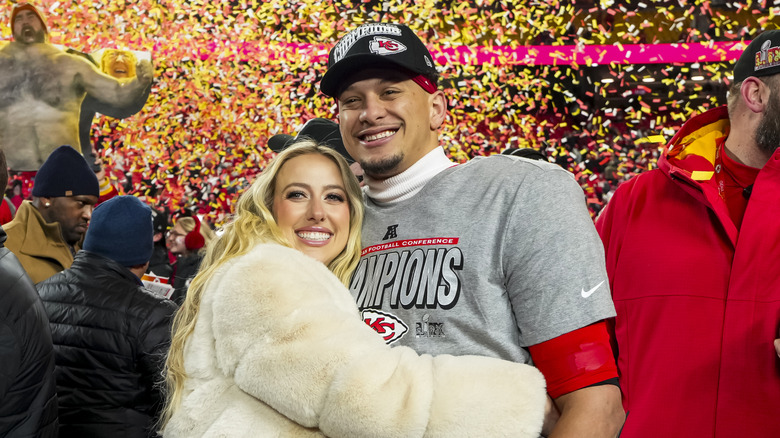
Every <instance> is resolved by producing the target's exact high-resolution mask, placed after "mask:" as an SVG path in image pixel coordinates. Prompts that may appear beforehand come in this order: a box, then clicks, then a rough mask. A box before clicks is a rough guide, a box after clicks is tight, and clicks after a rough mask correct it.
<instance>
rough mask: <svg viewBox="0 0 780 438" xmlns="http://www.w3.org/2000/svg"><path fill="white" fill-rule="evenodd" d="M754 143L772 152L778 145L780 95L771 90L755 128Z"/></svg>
mask: <svg viewBox="0 0 780 438" xmlns="http://www.w3.org/2000/svg"><path fill="white" fill-rule="evenodd" d="M756 145H757V146H758V147H759V149H761V150H762V151H764V152H767V153H769V154H772V153H774V152H775V150H776V149H777V147H778V146H780V95H778V93H775V90H774V89H772V90H771V94H770V95H769V103H768V104H767V106H766V111H764V114H763V116H762V117H761V121H760V122H759V123H758V128H756Z"/></svg>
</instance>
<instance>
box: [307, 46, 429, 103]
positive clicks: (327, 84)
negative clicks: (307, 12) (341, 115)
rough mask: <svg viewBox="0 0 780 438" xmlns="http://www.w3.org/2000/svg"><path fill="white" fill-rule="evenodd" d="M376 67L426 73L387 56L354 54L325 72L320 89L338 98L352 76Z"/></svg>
mask: <svg viewBox="0 0 780 438" xmlns="http://www.w3.org/2000/svg"><path fill="white" fill-rule="evenodd" d="M374 67H376V68H383V67H391V68H400V69H402V70H403V71H406V72H410V73H415V74H423V73H425V72H420V71H414V70H411V69H410V68H409V66H408V65H406V64H402V63H400V62H395V61H393V59H392V58H389V57H386V56H380V55H372V54H360V55H352V56H347V57H346V58H344V59H342V60H341V61H339V62H337V63H336V64H335V65H334V66H333V67H331V68H329V69H328V71H327V72H325V75H324V76H323V77H322V81H320V91H322V92H323V93H324V94H325V95H327V96H330V97H332V98H334V99H338V97H339V94H341V91H342V90H343V89H344V88H346V87H347V86H348V85H349V83H348V80H349V77H350V76H352V75H354V74H355V73H358V72H360V71H362V70H366V69H369V68H374Z"/></svg>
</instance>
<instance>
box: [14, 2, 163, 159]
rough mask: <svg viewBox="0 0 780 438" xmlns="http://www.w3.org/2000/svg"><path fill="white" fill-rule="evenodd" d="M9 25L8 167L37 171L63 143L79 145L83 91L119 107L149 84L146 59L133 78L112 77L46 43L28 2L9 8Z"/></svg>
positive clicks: (35, 12)
mask: <svg viewBox="0 0 780 438" xmlns="http://www.w3.org/2000/svg"><path fill="white" fill-rule="evenodd" d="M11 28H12V30H13V41H11V42H10V43H8V44H7V45H5V46H3V47H2V48H0V148H2V149H3V150H4V151H5V154H6V157H7V159H8V165H9V167H10V168H11V169H12V170H18V171H29V170H37V169H38V168H39V167H40V166H41V164H43V162H44V161H45V160H46V158H47V157H48V156H49V153H51V152H52V151H53V150H54V149H56V148H57V147H59V146H61V145H64V144H66V145H71V146H73V147H74V148H75V149H77V150H81V147H82V146H81V144H80V141H79V114H80V109H81V102H82V100H84V97H85V96H90V97H92V98H94V99H96V100H98V101H100V102H102V103H105V104H107V105H114V106H118V107H123V106H128V105H130V104H132V103H133V102H134V101H136V99H137V98H138V97H139V95H142V93H144V91H145V90H146V89H147V87H149V85H150V84H151V81H152V65H151V63H150V62H148V61H141V62H140V63H139V64H138V65H137V66H136V77H135V78H133V79H131V80H127V79H123V80H118V79H115V78H113V77H111V76H109V75H106V74H103V73H101V72H100V71H99V70H98V69H97V68H96V67H95V66H94V65H93V64H91V63H90V62H89V61H87V60H85V59H83V58H82V57H80V56H76V55H71V54H68V53H66V52H64V51H62V50H60V49H58V48H57V47H55V46H53V45H51V44H49V42H48V31H47V29H46V24H45V22H44V20H43V17H42V16H41V13H40V12H39V11H38V10H37V9H36V8H35V7H34V6H32V5H30V4H26V3H21V4H17V5H16V6H15V7H14V9H13V12H12V13H11ZM84 147H86V148H91V145H84Z"/></svg>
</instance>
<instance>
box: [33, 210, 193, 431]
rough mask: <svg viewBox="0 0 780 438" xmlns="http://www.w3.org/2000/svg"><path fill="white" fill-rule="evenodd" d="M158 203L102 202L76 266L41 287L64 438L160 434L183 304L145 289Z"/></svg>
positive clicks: (76, 260) (39, 285)
mask: <svg viewBox="0 0 780 438" xmlns="http://www.w3.org/2000/svg"><path fill="white" fill-rule="evenodd" d="M152 234H153V232H152V213H151V209H150V208H149V207H148V206H146V205H144V204H143V203H142V202H141V201H139V200H138V199H137V198H135V197H133V196H118V197H115V198H112V199H110V200H108V201H106V202H105V203H103V204H101V205H99V206H98V207H97V208H96V209H95V211H94V213H93V215H92V221H91V222H90V226H89V229H88V230H87V234H86V237H85V240H84V246H83V250H81V251H79V252H78V253H77V254H76V257H75V259H74V261H73V265H72V266H71V267H70V268H69V269H66V270H64V271H62V272H60V273H58V274H56V275H55V276H53V277H51V278H50V279H48V280H46V281H44V282H41V283H39V284H38V285H37V287H38V292H39V293H40V295H41V298H42V299H43V302H44V307H45V308H46V313H47V314H48V316H49V321H50V323H51V330H52V337H53V340H54V349H55V354H56V358H57V391H58V394H59V417H60V430H59V432H60V436H61V437H64V438H67V437H84V436H100V437H112V438H116V437H147V436H156V432H155V430H154V429H155V424H156V422H157V418H158V413H159V411H160V409H161V408H162V401H163V395H162V393H161V388H160V386H159V381H160V380H161V373H162V369H163V364H164V360H165V355H166V353H167V350H168V346H169V344H170V326H171V322H172V319H173V314H174V313H175V311H176V308H177V307H176V305H175V304H174V303H173V302H172V301H170V300H167V299H165V298H162V297H160V296H157V295H155V294H153V293H152V292H150V291H148V290H147V289H145V288H144V287H143V285H142V283H141V280H140V277H141V276H142V275H143V273H144V272H145V271H146V267H147V265H148V262H149V258H150V257H151V255H152Z"/></svg>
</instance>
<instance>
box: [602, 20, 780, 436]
mask: <svg viewBox="0 0 780 438" xmlns="http://www.w3.org/2000/svg"><path fill="white" fill-rule="evenodd" d="M727 104H728V105H726V106H721V107H718V108H715V109H712V110H709V111H707V112H704V113H702V114H699V115H696V116H694V117H692V118H691V119H690V120H688V121H687V122H685V124H684V125H683V126H682V128H681V129H680V130H679V131H678V132H677V133H676V134H675V135H674V137H673V138H672V139H671V141H670V142H669V145H668V146H667V148H666V151H665V152H664V154H663V156H662V157H661V159H659V162H658V168H657V169H654V170H652V171H649V172H645V173H643V174H641V175H639V176H636V177H634V178H633V179H631V180H629V181H627V182H625V183H623V184H621V185H620V186H619V187H618V188H617V190H616V191H615V194H614V195H613V197H612V199H611V200H610V201H609V203H608V204H607V207H606V209H605V210H604V211H603V212H602V214H601V215H600V216H599V218H598V219H597V223H596V225H597V228H598V230H599V232H600V234H601V237H602V239H603V241H604V247H605V249H606V256H607V270H608V272H609V278H610V285H611V287H612V293H613V297H614V300H615V305H616V308H617V318H616V320H615V322H616V325H615V340H616V342H617V346H618V354H619V358H618V367H619V369H620V378H621V387H622V388H623V390H624V405H625V408H626V410H627V412H628V414H629V415H628V419H627V421H626V425H625V428H624V429H623V435H622V436H624V437H629V438H632V437H660V436H681V437H682V436H686V437H689V436H695V437H721V436H722V437H759V436H761V437H768V436H777V435H778V431H780V416H778V415H777V407H778V406H780V373H778V370H780V358H778V354H780V351H778V340H777V338H778V327H779V326H780V269H778V268H777V261H778V260H780V245H778V242H780V222H778V220H777V219H778V217H779V216H780V151H778V150H777V148H778V146H780V31H777V30H772V31H767V32H764V33H762V34H760V35H758V36H757V37H756V38H755V39H754V40H753V41H752V42H751V43H750V44H749V45H748V46H747V48H746V49H745V50H744V52H743V53H742V55H741V56H740V57H739V59H738V60H737V62H736V64H735V66H734V79H733V82H732V84H731V88H730V90H729V95H728V102H727ZM773 344H774V347H773Z"/></svg>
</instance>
